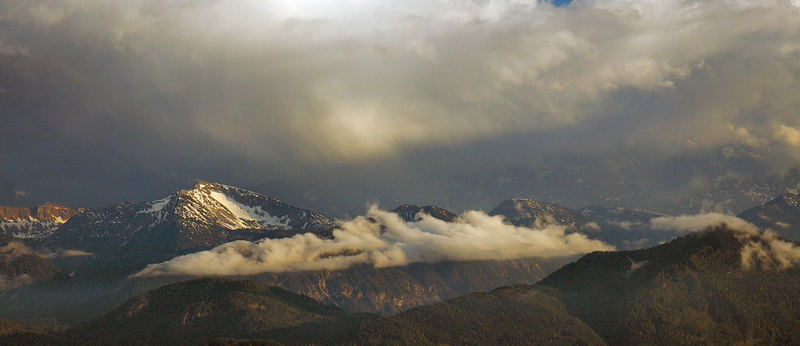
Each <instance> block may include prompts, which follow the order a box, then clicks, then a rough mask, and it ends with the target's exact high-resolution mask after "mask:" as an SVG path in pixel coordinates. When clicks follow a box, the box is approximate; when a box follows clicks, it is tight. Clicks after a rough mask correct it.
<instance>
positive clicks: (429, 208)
mask: <svg viewBox="0 0 800 346" xmlns="http://www.w3.org/2000/svg"><path fill="white" fill-rule="evenodd" d="M392 212H393V213H395V214H397V215H400V217H401V218H402V219H403V220H404V221H406V222H414V221H419V218H417V214H419V213H425V214H428V215H430V216H433V217H435V218H437V219H439V220H442V221H446V222H453V221H455V220H456V218H458V215H457V214H456V213H453V212H451V211H449V210H446V209H444V208H440V207H437V206H434V205H426V206H423V207H418V206H416V205H410V204H403V205H401V206H399V207H397V208H394V209H392Z"/></svg>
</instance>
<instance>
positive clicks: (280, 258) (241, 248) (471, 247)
mask: <svg viewBox="0 0 800 346" xmlns="http://www.w3.org/2000/svg"><path fill="white" fill-rule="evenodd" d="M612 249H613V247H611V246H609V245H607V244H605V243H603V242H601V241H598V240H591V239H588V238H587V237H586V236H584V235H582V234H578V233H572V234H566V233H565V229H564V227H559V226H548V227H546V228H544V229H529V228H523V227H515V226H512V225H509V224H507V223H504V222H503V219H502V218H501V217H497V216H495V217H493V216H488V215H486V214H484V213H482V212H479V211H469V212H466V213H464V214H462V215H461V216H460V219H459V221H458V222H454V223H447V222H444V221H441V220H438V219H436V218H433V217H430V216H427V215H424V216H423V217H422V219H421V221H418V222H405V221H403V220H402V219H401V218H400V217H399V216H398V215H397V214H394V213H391V212H387V211H384V210H380V209H378V208H377V207H376V206H372V207H370V208H369V210H368V212H367V214H366V215H365V216H359V217H356V218H354V219H352V220H350V221H344V222H341V223H340V226H339V228H338V229H337V230H335V231H334V232H333V239H320V238H318V237H317V236H315V235H313V234H310V233H306V234H299V235H296V236H294V237H291V238H282V239H264V240H261V241H258V242H248V241H235V242H231V243H227V244H223V245H221V246H219V247H216V248H214V249H212V250H209V251H202V252H198V253H193V254H188V255H184V256H180V257H176V258H174V259H172V260H169V261H166V262H163V263H158V264H150V265H148V266H147V267H145V268H144V269H143V270H142V271H140V272H138V273H136V274H135V275H133V276H134V277H147V276H161V275H193V276H200V275H252V274H258V273H265V272H286V271H305V270H337V269H344V268H347V267H350V266H352V265H356V264H370V265H373V266H375V267H391V266H402V265H407V264H410V263H417V262H428V263H431V262H439V261H445V260H452V261H470V260H503V259H518V258H526V257H541V258H550V257H558V256H571V255H576V254H583V253H587V252H591V251H598V250H612Z"/></svg>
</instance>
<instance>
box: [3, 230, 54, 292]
mask: <svg viewBox="0 0 800 346" xmlns="http://www.w3.org/2000/svg"><path fill="white" fill-rule="evenodd" d="M66 277H67V275H66V274H65V273H64V272H62V271H61V269H59V268H58V267H56V266H55V265H53V264H52V263H50V261H48V260H47V259H45V258H43V257H41V256H39V255H38V254H37V253H36V252H34V251H33V250H32V249H30V248H28V247H27V246H25V245H24V244H22V243H20V242H19V241H17V240H15V239H13V238H10V237H8V236H0V291H6V290H12V289H16V288H20V287H23V286H29V285H34V284H41V283H46V282H52V281H55V280H60V279H65V278H66Z"/></svg>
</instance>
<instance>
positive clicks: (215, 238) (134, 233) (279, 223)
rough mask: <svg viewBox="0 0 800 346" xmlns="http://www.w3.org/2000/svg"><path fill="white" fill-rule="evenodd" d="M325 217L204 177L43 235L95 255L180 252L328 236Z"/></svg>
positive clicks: (85, 213) (71, 221)
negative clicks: (310, 235)
mask: <svg viewBox="0 0 800 346" xmlns="http://www.w3.org/2000/svg"><path fill="white" fill-rule="evenodd" d="M334 226H335V223H334V221H333V220H331V219H329V218H328V217H326V216H324V215H322V214H319V213H315V212H312V211H309V210H304V209H300V208H297V207H293V206H290V205H287V204H285V203H282V202H280V201H278V200H276V199H274V198H271V197H269V196H265V195H262V194H259V193H256V192H252V191H248V190H244V189H240V188H236V187H232V186H227V185H222V184H216V183H210V182H205V181H200V182H198V183H197V184H196V185H195V186H194V188H193V189H191V190H180V191H178V192H175V193H173V194H171V195H169V196H167V197H164V198H162V199H159V200H155V201H151V202H146V203H138V204H134V203H130V202H125V203H119V204H117V205H114V206H110V207H106V208H101V209H96V210H86V211H83V212H81V213H79V214H77V215H75V216H73V217H72V218H70V219H69V220H68V221H67V222H66V223H64V224H63V225H62V226H61V227H59V228H58V229H57V230H56V231H55V232H54V233H53V235H52V236H51V237H50V238H49V239H47V242H46V245H47V246H49V247H53V248H65V249H79V250H84V251H89V252H95V253H99V254H109V253H116V254H118V253H120V252H127V253H134V254H140V253H163V254H172V255H174V254H181V253H186V252H191V251H196V250H201V249H208V248H211V247H214V246H217V245H220V244H222V243H225V242H229V241H233V240H239V239H245V240H256V239H261V238H265V237H270V238H275V237H286V236H291V235H294V234H297V233H305V232H312V233H315V234H317V235H320V236H323V237H329V236H330V232H331V230H332V229H333V228H334Z"/></svg>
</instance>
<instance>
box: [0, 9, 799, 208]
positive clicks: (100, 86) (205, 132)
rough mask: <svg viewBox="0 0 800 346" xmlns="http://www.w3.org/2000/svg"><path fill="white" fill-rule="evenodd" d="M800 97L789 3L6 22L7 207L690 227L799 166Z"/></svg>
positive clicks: (1, 166) (0, 130)
mask: <svg viewBox="0 0 800 346" xmlns="http://www.w3.org/2000/svg"><path fill="white" fill-rule="evenodd" d="M556 5H558V6H556ZM797 95H800V1H798V0H781V1H779V0H774V1H770V0H761V1H749V0H720V1H700V0H696V1H691V0H683V1H677V0H662V1H654V0H652V1H651V0H641V1H634V0H608V1H600V0H574V1H571V2H564V1H557V2H555V5H554V4H553V3H551V2H539V1H526V0H482V1H478V0H426V1H418V0H409V1H403V2H397V1H384V0H373V1H366V0H349V1H344V0H342V1H333V0H318V1H309V0H293V1H255V0H241V1H224V0H219V1H214V0H194V1H189V0H127V1H100V0H48V1H40V0H25V1H21V0H0V204H10V205H24V204H34V203H42V202H46V201H49V202H56V203H61V204H65V205H68V206H73V207H97V206H102V205H108V204H112V203H115V202H118V201H123V200H132V201H146V200H154V199H157V198H160V197H163V196H165V195H167V194H169V193H171V192H172V191H175V190H178V189H181V188H188V187H191V186H192V185H193V182H194V181H196V180H197V179H205V180H212V181H217V182H221V183H226V184H229V185H236V186H241V187H244V188H249V189H253V190H256V191H259V192H264V193H267V194H270V195H273V196H276V197H278V198H281V199H283V200H285V201H287V202H290V203H294V204H297V205H299V206H303V207H308V208H313V209H318V210H320V211H323V212H326V213H328V214H331V215H333V216H343V215H356V214H358V213H361V212H363V211H364V210H365V206H366V205H367V204H369V203H380V204H381V205H382V206H387V207H391V206H393V205H396V204H400V203H416V204H440V205H443V206H445V207H448V208H451V209H454V210H456V211H459V212H460V211H462V210H465V209H488V208H491V206H492V205H493V204H496V203H497V202H499V200H500V199H503V198H509V197H533V198H542V199H545V200H546V201H554V202H559V203H562V204H566V205H569V206H575V207H579V206H583V205H588V204H591V203H605V204H613V203H617V204H623V205H626V206H633V207H639V206H641V207H646V208H650V209H658V210H659V211H680V210H681V209H680V208H679V207H676V203H678V202H676V201H678V200H679V199H677V198H672V197H674V196H673V195H679V194H684V193H687V191H691V190H692V189H697V188H700V187H702V186H706V185H709V184H710V182H713V181H717V180H719V179H720V177H759V176H766V175H770V174H777V173H780V172H784V171H785V170H786V169H788V168H789V167H791V166H793V165H796V164H797V163H800V111H798V110H800V97H798V96H797ZM545 189H549V190H547V192H546V193H545V191H544V190H545ZM663 196H667V197H670V198H666V197H663ZM659 198H660V199H659Z"/></svg>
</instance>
